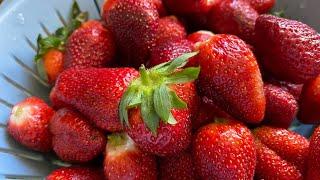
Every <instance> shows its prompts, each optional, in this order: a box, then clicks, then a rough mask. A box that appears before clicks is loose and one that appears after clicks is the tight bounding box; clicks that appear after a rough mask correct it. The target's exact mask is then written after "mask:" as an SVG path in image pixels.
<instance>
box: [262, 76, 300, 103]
mask: <svg viewBox="0 0 320 180" xmlns="http://www.w3.org/2000/svg"><path fill="white" fill-rule="evenodd" d="M267 81H268V82H269V83H271V84H273V85H276V86H279V87H280V88H281V89H283V90H285V91H287V92H288V93H290V94H291V95H293V96H294V98H295V99H296V100H297V101H298V100H299V97H300V94H301V91H302V86H303V84H294V83H291V82H288V81H279V80H276V79H273V78H271V79H268V80H267Z"/></svg>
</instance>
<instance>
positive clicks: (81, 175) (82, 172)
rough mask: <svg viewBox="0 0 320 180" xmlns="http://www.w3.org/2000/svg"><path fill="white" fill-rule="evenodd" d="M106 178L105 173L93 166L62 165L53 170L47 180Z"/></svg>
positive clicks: (97, 179) (96, 179)
mask: <svg viewBox="0 0 320 180" xmlns="http://www.w3.org/2000/svg"><path fill="white" fill-rule="evenodd" d="M62 179H63V180H72V179H75V180H104V177H103V174H102V173H101V172H100V171H99V170H97V169H93V168H86V167H62V168H59V169H56V170H54V171H52V172H51V173H50V174H49V175H48V176H47V177H46V180H62Z"/></svg>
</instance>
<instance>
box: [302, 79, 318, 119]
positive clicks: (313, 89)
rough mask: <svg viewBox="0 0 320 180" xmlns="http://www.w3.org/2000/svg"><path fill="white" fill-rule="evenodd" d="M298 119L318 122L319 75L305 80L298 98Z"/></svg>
mask: <svg viewBox="0 0 320 180" xmlns="http://www.w3.org/2000/svg"><path fill="white" fill-rule="evenodd" d="M299 105H300V109H299V112H298V119H299V120H300V121H301V122H303V123H307V124H319V123H320V111H319V107H320V76H318V77H317V78H315V79H314V80H311V81H309V82H307V83H306V84H305V85H304V86H303V88H302V93H301V96H300V99H299Z"/></svg>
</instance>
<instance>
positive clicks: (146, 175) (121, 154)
mask: <svg viewBox="0 0 320 180" xmlns="http://www.w3.org/2000/svg"><path fill="white" fill-rule="evenodd" d="M104 174H105V177H106V179H118V180H127V179H136V180H139V179H146V180H153V179H154V180H156V179H157V163H156V158H155V157H154V156H152V155H150V154H147V153H145V152H143V151H141V150H140V149H139V148H138V147H137V146H136V145H135V143H134V142H133V141H132V139H131V138H130V137H129V136H128V135H127V134H124V133H123V134H111V135H109V136H108V143H107V147H106V152H105V158H104Z"/></svg>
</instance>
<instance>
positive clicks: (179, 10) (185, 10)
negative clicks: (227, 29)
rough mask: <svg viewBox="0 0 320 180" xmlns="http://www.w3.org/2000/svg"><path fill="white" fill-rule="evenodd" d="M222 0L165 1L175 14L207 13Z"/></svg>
mask: <svg viewBox="0 0 320 180" xmlns="http://www.w3.org/2000/svg"><path fill="white" fill-rule="evenodd" d="M220 1H221V0H163V2H164V4H165V5H166V6H167V8H168V9H169V11H171V12H172V13H173V14H190V13H206V12H208V11H209V10H210V9H211V7H212V6H214V5H216V4H218V3H219V2H220Z"/></svg>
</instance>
